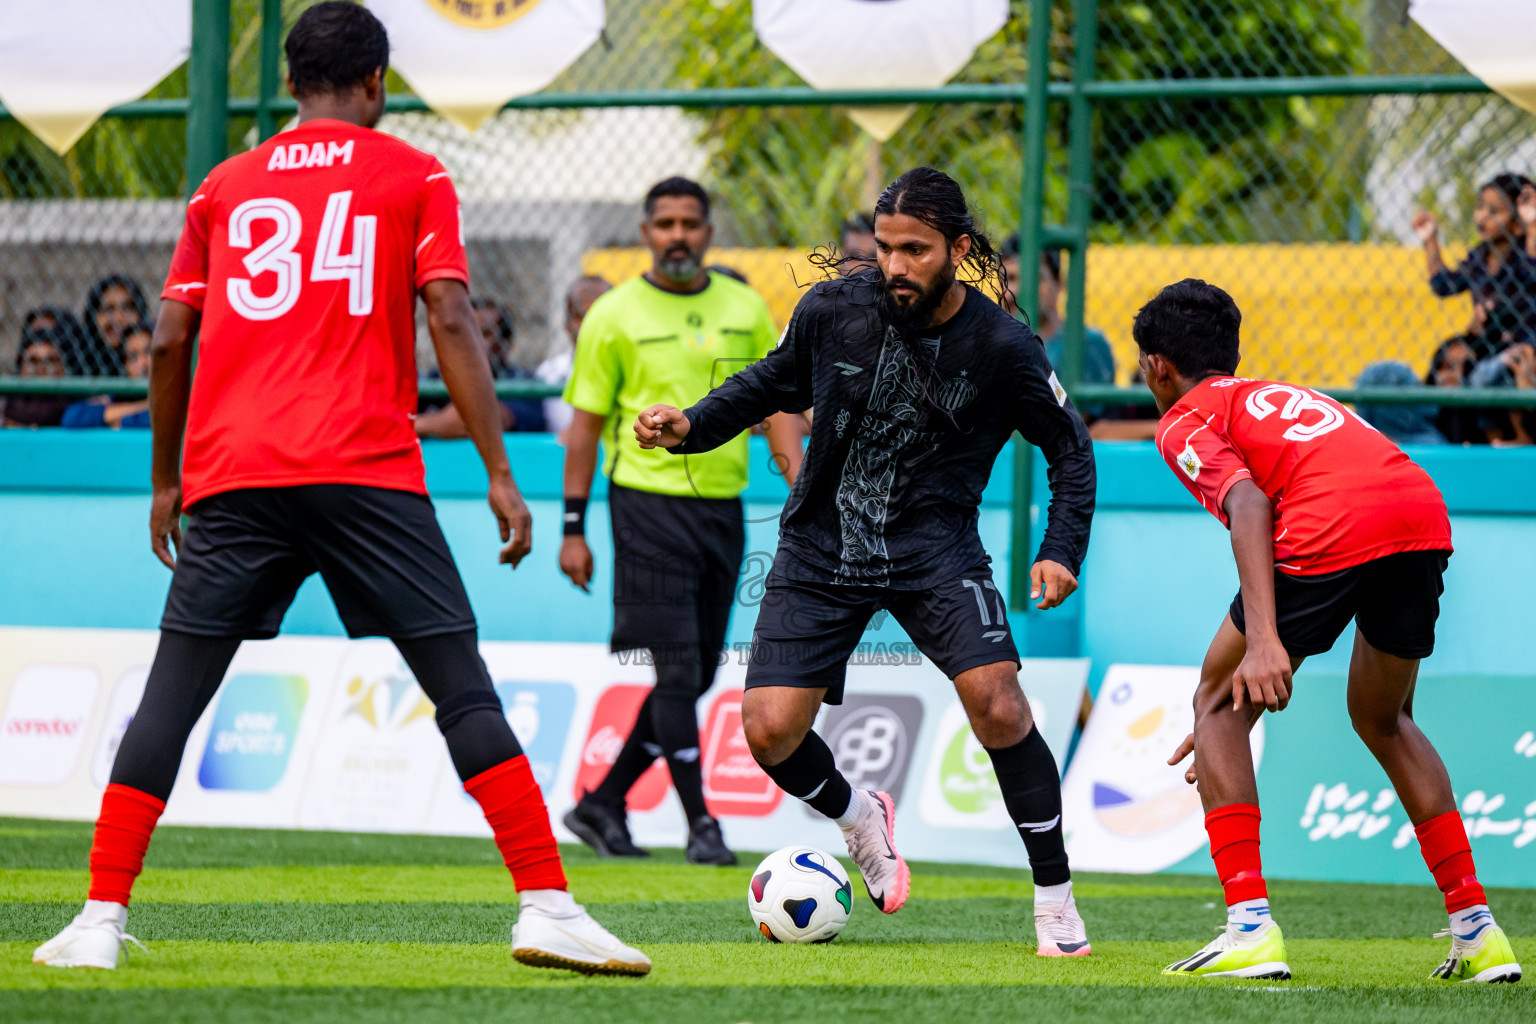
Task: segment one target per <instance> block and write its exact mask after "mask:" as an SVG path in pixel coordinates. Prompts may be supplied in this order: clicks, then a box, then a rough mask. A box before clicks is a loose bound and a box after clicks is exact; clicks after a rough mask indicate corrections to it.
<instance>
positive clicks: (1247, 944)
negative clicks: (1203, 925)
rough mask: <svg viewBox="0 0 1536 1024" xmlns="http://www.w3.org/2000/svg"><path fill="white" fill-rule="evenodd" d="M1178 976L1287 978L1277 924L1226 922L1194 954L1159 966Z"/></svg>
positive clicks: (1282, 939)
mask: <svg viewBox="0 0 1536 1024" xmlns="http://www.w3.org/2000/svg"><path fill="white" fill-rule="evenodd" d="M1163 973H1164V974H1172V975H1177V976H1179V977H1181V978H1271V979H1274V980H1276V981H1289V980H1290V977H1291V968H1290V965H1289V964H1287V963H1286V962H1285V936H1283V935H1281V934H1280V926H1279V925H1277V924H1275V922H1273V921H1265V922H1264V923H1263V924H1261V925H1259V926H1258V927H1256V928H1251V929H1250V928H1249V927H1248V926H1244V925H1240V924H1228V925H1226V926H1225V927H1223V928H1222V929H1221V934H1220V935H1218V936H1216V939H1215V941H1214V942H1212V943H1210V944H1209V945H1208V946H1206V947H1205V948H1204V949H1202V950H1201V951H1200V952H1198V953H1196V954H1195V955H1194V956H1191V957H1186V958H1185V959H1183V960H1180V961H1179V962H1178V963H1176V964H1169V965H1168V966H1167V967H1164V968H1163Z"/></svg>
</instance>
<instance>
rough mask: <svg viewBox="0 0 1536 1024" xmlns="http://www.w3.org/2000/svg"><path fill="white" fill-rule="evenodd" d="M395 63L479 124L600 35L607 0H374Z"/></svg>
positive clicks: (435, 99) (441, 107)
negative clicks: (468, 0) (459, 0)
mask: <svg viewBox="0 0 1536 1024" xmlns="http://www.w3.org/2000/svg"><path fill="white" fill-rule="evenodd" d="M368 7H369V9H371V10H372V11H373V13H374V14H377V15H378V16H379V20H380V21H382V22H383V23H384V27H385V28H387V29H388V30H389V44H390V63H391V66H392V67H394V68H395V70H397V71H399V72H400V76H401V77H402V78H404V79H405V80H406V81H407V82H409V83H410V85H411V88H412V89H414V90H416V94H417V95H418V96H420V97H421V98H422V99H423V100H425V101H426V102H427V105H428V106H430V107H431V108H432V109H433V110H435V111H437V112H438V113H440V114H442V115H443V116H444V117H446V118H448V119H449V120H450V121H453V122H454V123H455V124H457V125H459V126H461V127H463V128H464V129H465V130H466V131H471V132H472V131H474V130H475V129H476V128H478V127H480V125H481V123H482V122H484V121H485V119H486V118H487V117H490V116H491V115H492V114H494V113H495V112H496V111H497V110H499V109H500V108H501V106H502V104H504V103H506V102H507V101H508V100H510V99H512V98H513V97H516V96H525V95H527V94H528V93H531V92H538V91H539V90H540V89H542V88H544V87H545V86H546V85H548V84H549V83H550V82H552V81H554V79H555V78H556V76H558V75H559V74H560V72H562V71H564V70H565V69H566V68H568V67H570V65H571V64H572V62H574V61H575V60H576V58H577V57H580V56H581V55H582V54H583V53H585V52H586V50H587V48H588V47H590V46H591V45H592V44H593V43H595V42H597V39H598V37H599V36H600V35H601V34H602V31H603V19H604V11H603V0H481V2H479V3H474V4H462V3H456V2H454V0H368Z"/></svg>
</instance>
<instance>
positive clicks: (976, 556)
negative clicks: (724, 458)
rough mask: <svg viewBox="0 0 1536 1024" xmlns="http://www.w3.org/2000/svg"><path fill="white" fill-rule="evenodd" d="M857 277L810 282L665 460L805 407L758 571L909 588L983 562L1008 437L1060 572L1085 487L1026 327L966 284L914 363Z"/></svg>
mask: <svg viewBox="0 0 1536 1024" xmlns="http://www.w3.org/2000/svg"><path fill="white" fill-rule="evenodd" d="M879 287H880V281H879V278H878V276H877V275H875V274H874V273H872V272H865V273H861V274H858V275H855V276H852V277H848V278H842V279H839V280H834V281H823V282H820V283H818V284H817V285H815V287H813V288H812V289H811V290H810V292H808V293H807V294H806V296H805V297H804V298H803V299H801V300H800V303H799V305H798V306H797V307H796V308H795V312H794V316H793V317H792V318H791V319H790V322H789V327H788V328H787V329H786V330H785V332H784V337H783V338H782V339H781V340H780V341H779V345H778V347H777V348H776V349H774V351H773V352H771V353H769V354H768V356H767V357H766V358H764V359H762V360H760V361H758V362H757V363H754V364H753V365H752V366H750V367H748V368H746V369H744V370H742V371H740V372H739V373H735V374H733V375H732V376H730V377H728V378H727V379H726V380H725V382H724V383H722V384H721V385H720V386H719V387H717V388H715V389H714V390H713V391H711V392H710V393H709V394H708V395H706V396H705V397H704V398H703V399H701V400H700V401H699V402H698V403H697V404H696V405H694V406H693V407H692V408H690V409H688V410H687V413H686V415H687V416H688V420H689V424H690V427H689V431H688V436H687V437H686V438H685V439H684V440H683V443H682V444H681V445H679V446H678V447H676V448H673V449H671V450H672V451H673V452H674V453H675V454H679V455H687V454H689V453H696V452H706V451H709V450H710V449H712V448H714V447H716V446H717V445H720V444H723V443H724V442H726V441H727V440H729V439H730V438H733V437H735V436H736V435H738V434H740V433H741V431H743V430H745V429H746V428H748V427H749V426H751V425H752V424H754V423H758V422H761V421H762V420H763V419H765V418H766V417H768V416H769V415H771V414H773V413H776V412H802V411H804V410H806V409H809V408H812V407H814V408H815V419H814V423H813V425H812V429H811V440H810V448H809V450H808V451H807V453H806V456H805V462H804V464H803V466H802V468H801V472H800V476H799V479H798V480H796V481H795V486H794V489H793V491H792V492H791V493H790V496H789V501H788V502H787V503H786V504H785V506H784V513H783V515H782V517H781V518H780V521H779V525H780V540H779V552H778V557H777V559H776V560H775V563H774V569H773V575H774V576H776V577H779V578H784V579H790V580H798V581H803V582H811V583H841V584H861V585H872V586H885V587H890V588H892V589H899V590H921V589H926V588H928V587H931V586H933V585H935V584H936V583H938V582H940V581H942V580H945V579H950V578H952V577H954V576H955V575H957V574H959V573H963V572H966V571H968V570H970V569H974V568H976V567H977V566H980V565H984V564H986V563H987V562H988V561H990V559H989V558H988V556H987V553H986V550H985V549H984V548H983V547H982V544H981V537H980V535H979V534H978V533H977V529H976V524H977V520H978V516H979V513H978V508H979V506H980V504H981V492H982V489H983V488H984V487H985V486H986V484H987V479H988V477H990V476H991V473H992V465H993V463H994V462H995V461H996V460H997V454H998V452H999V451H1001V450H1002V447H1003V445H1004V444H1005V443H1006V442H1007V440H1008V438H1009V436H1010V435H1011V434H1012V433H1013V432H1014V431H1015V430H1017V431H1018V432H1019V433H1021V434H1022V435H1023V436H1024V438H1025V440H1027V441H1029V442H1030V443H1031V444H1033V445H1035V446H1036V447H1038V448H1039V449H1040V450H1041V451H1042V452H1043V453H1044V454H1045V457H1046V459H1047V460H1048V462H1049V464H1050V468H1049V479H1050V482H1051V502H1050V507H1049V511H1048V523H1047V526H1046V531H1045V538H1044V541H1043V542H1042V543H1041V545H1040V551H1039V555H1038V558H1039V559H1051V560H1052V561H1056V562H1060V563H1061V564H1062V565H1065V566H1066V567H1067V568H1068V569H1070V570H1071V571H1072V572H1073V573H1076V572H1078V571H1079V569H1080V568H1081V566H1082V561H1083V556H1084V554H1085V553H1086V551H1087V548H1088V529H1089V524H1090V522H1091V520H1092V518H1093V505H1094V487H1095V483H1096V477H1095V471H1094V463H1093V446H1092V442H1090V441H1089V439H1088V431H1087V429H1086V428H1085V427H1084V426H1083V421H1082V418H1081V417H1080V416H1079V415H1078V414H1077V411H1076V410H1075V409H1074V408H1073V407H1072V405H1071V403H1070V402H1069V401H1068V399H1067V394H1066V392H1065V391H1063V390H1062V388H1061V385H1060V384H1059V383H1058V382H1057V380H1056V375H1055V374H1054V373H1052V372H1051V367H1050V364H1049V363H1048V362H1047V361H1046V358H1045V350H1044V347H1043V346H1042V345H1041V343H1040V339H1039V338H1038V337H1036V335H1035V334H1034V332H1033V331H1031V330H1030V329H1029V327H1028V326H1026V325H1025V324H1023V323H1021V322H1020V321H1018V320H1015V319H1014V318H1013V317H1011V316H1009V315H1008V314H1007V313H1005V312H1003V310H1002V309H1001V308H999V307H998V305H997V304H996V303H994V302H992V301H991V300H990V299H988V298H987V297H986V296H984V295H982V294H981V293H980V292H978V291H977V290H976V289H975V288H972V287H970V286H966V296H965V301H964V302H963V303H962V304H961V307H960V310H959V312H958V313H956V314H955V315H954V316H953V317H951V318H950V319H949V321H948V322H946V323H944V324H942V325H940V326H938V327H934V328H930V329H929V331H928V332H925V333H931V334H932V337H924V338H922V340H921V341H920V342H919V343H920V344H922V345H923V346H925V347H926V349H927V351H928V354H929V355H930V356H931V361H932V362H933V363H934V364H935V365H936V366H937V368H938V372H937V373H936V374H931V373H925V372H924V371H923V370H922V369H921V368H920V367H919V366H918V364H917V363H915V362H914V360H913V358H912V355H911V353H910V351H909V350H908V347H907V343H905V342H904V341H903V340H902V337H901V335H900V334H898V333H897V331H895V330H894V329H891V328H889V327H888V326H887V325H886V324H885V323H884V321H883V319H882V318H881V316H880V314H879V311H878V307H877V305H876V299H877V297H878V289H879Z"/></svg>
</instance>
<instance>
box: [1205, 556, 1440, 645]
mask: <svg viewBox="0 0 1536 1024" xmlns="http://www.w3.org/2000/svg"><path fill="white" fill-rule="evenodd" d="M1450 556H1451V553H1450V552H1449V551H1402V552H1399V553H1397V554H1395V555H1387V556H1385V557H1383V558H1376V559H1373V560H1371V561H1369V562H1365V563H1363V564H1361V565H1356V566H1351V567H1350V568H1348V569H1341V570H1339V571H1338V572H1329V573H1322V574H1320V575H1316V576H1289V575H1287V574H1285V573H1283V572H1281V571H1280V570H1279V569H1276V570H1275V620H1276V621H1275V625H1276V627H1277V629H1278V632H1279V634H1280V643H1281V644H1282V645H1283V646H1284V647H1285V653H1287V654H1289V655H1290V656H1291V657H1293V658H1310V657H1311V656H1312V655H1314V654H1322V653H1323V652H1324V651H1326V650H1328V649H1330V648H1331V647H1333V645H1334V643H1335V642H1337V641H1338V639H1339V636H1340V634H1342V633H1343V632H1344V630H1345V629H1346V628H1348V626H1349V623H1350V620H1351V619H1353V620H1354V622H1355V625H1356V626H1357V627H1358V628H1359V630H1360V635H1361V636H1363V637H1365V642H1366V643H1368V644H1370V645H1371V646H1372V647H1374V648H1376V649H1377V650H1378V651H1382V652H1384V653H1386V654H1391V655H1393V656H1395V657H1398V658H1404V659H1406V660H1409V661H1414V660H1417V659H1420V658H1427V657H1429V656H1430V655H1431V654H1433V653H1434V652H1435V620H1436V619H1438V618H1439V617H1440V595H1441V594H1443V593H1445V582H1444V580H1443V579H1442V577H1443V576H1444V574H1445V567H1446V565H1447V564H1448V562H1449V559H1450ZM1227 614H1229V615H1230V616H1232V625H1234V626H1236V627H1237V631H1238V632H1239V633H1242V634H1243V635H1245V636H1246V635H1247V633H1248V626H1247V623H1246V621H1245V619H1244V615H1243V592H1242V591H1241V590H1239V591H1238V592H1237V596H1236V597H1234V598H1233V599H1232V605H1231V607H1230V608H1229V609H1228V612H1227Z"/></svg>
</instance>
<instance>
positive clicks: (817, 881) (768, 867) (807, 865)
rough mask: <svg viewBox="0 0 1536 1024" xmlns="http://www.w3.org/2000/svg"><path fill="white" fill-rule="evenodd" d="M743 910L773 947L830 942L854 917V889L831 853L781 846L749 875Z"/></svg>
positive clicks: (809, 847) (813, 848)
mask: <svg viewBox="0 0 1536 1024" xmlns="http://www.w3.org/2000/svg"><path fill="white" fill-rule="evenodd" d="M747 909H748V910H750V911H751V912H752V920H753V922H754V923H755V924H756V925H757V930H758V931H760V932H762V933H763V935H764V936H765V937H767V938H768V939H770V940H772V941H774V942H831V941H832V940H833V939H835V938H837V933H838V932H840V931H842V930H843V925H845V924H847V923H848V915H849V914H850V913H852V912H853V886H852V885H851V884H850V883H849V881H848V873H847V872H846V871H844V870H843V866H842V865H841V864H839V863H838V862H837V858H835V857H833V856H832V855H831V854H828V853H823V852H822V851H821V850H818V849H816V848H815V847H814V846H786V847H784V849H782V850H778V851H776V852H774V853H770V854H769V855H768V856H767V857H765V858H763V862H762V863H761V864H759V865H758V866H757V870H756V871H754V872H752V883H751V885H750V886H749V887H748V889H747Z"/></svg>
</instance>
